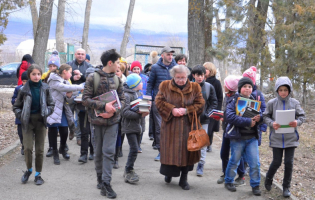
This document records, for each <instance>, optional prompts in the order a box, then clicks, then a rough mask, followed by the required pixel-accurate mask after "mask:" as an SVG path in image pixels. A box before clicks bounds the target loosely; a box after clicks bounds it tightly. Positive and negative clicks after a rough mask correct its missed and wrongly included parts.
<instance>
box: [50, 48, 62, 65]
mask: <svg viewBox="0 0 315 200" xmlns="http://www.w3.org/2000/svg"><path fill="white" fill-rule="evenodd" d="M49 65H56V66H57V67H58V69H59V67H60V58H59V56H58V51H53V52H52V54H51V56H50V58H49V60H48V66H49Z"/></svg>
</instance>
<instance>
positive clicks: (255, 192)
mask: <svg viewBox="0 0 315 200" xmlns="http://www.w3.org/2000/svg"><path fill="white" fill-rule="evenodd" d="M252 191H253V194H254V195H255V196H260V195H261V191H260V189H259V186H256V187H253V188H252Z"/></svg>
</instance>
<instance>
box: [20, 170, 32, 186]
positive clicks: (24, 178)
mask: <svg viewBox="0 0 315 200" xmlns="http://www.w3.org/2000/svg"><path fill="white" fill-rule="evenodd" d="M31 174H32V172H31V171H29V170H26V172H24V174H23V176H22V178H21V181H22V183H24V184H25V183H26V182H27V181H28V178H29V177H30V175H31Z"/></svg>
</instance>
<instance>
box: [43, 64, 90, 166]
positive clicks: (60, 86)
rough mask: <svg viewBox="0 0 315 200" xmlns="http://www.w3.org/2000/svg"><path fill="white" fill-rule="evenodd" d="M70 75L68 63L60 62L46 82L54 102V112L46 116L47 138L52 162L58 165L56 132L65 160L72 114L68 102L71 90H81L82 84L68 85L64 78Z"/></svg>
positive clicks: (70, 100)
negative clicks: (52, 158)
mask: <svg viewBox="0 0 315 200" xmlns="http://www.w3.org/2000/svg"><path fill="white" fill-rule="evenodd" d="M71 76H72V68H71V66H70V65H67V64H62V65H61V66H60V68H59V70H57V71H56V72H52V73H50V76H49V78H48V84H49V87H50V91H51V94H52V97H53V99H54V102H55V108H54V112H53V113H52V114H51V115H49V117H47V123H48V138H49V141H50V143H51V145H52V148H53V156H54V164H55V165H60V160H59V154H58V150H57V134H58V131H59V134H60V147H59V153H60V154H62V156H63V158H64V159H66V160H69V159H70V155H69V154H68V153H67V150H66V149H65V148H66V142H67V138H68V127H69V126H73V124H74V122H73V115H72V112H71V109H70V106H69V104H67V103H66V102H68V103H72V102H73V99H74V96H73V95H72V92H75V91H80V90H83V88H84V87H83V85H70V83H69V82H68V81H66V80H69V79H70V77H71Z"/></svg>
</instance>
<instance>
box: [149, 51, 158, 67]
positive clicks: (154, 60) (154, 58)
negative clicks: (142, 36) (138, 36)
mask: <svg viewBox="0 0 315 200" xmlns="http://www.w3.org/2000/svg"><path fill="white" fill-rule="evenodd" d="M150 57H151V63H152V65H154V64H155V63H157V61H158V60H159V57H158V52H156V51H151V53H150Z"/></svg>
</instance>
